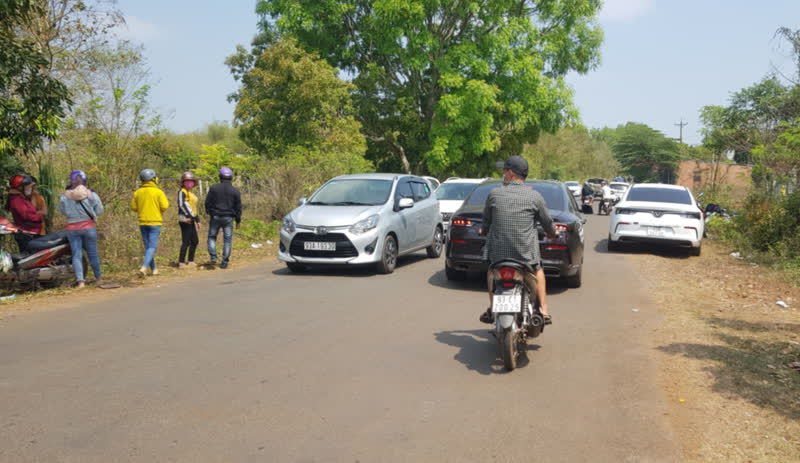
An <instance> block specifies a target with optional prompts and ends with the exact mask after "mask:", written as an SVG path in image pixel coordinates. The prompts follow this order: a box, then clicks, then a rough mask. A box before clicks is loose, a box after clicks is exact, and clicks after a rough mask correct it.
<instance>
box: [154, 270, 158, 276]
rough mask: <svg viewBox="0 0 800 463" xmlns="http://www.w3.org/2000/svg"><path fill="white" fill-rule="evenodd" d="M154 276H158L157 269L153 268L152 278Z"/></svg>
mask: <svg viewBox="0 0 800 463" xmlns="http://www.w3.org/2000/svg"><path fill="white" fill-rule="evenodd" d="M156 275H158V269H157V268H154V269H153V276H156Z"/></svg>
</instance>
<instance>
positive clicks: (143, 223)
mask: <svg viewBox="0 0 800 463" xmlns="http://www.w3.org/2000/svg"><path fill="white" fill-rule="evenodd" d="M139 179H141V181H142V186H141V187H140V188H139V189H138V190H136V192H135V193H134V194H133V200H132V201H131V209H133V210H134V211H135V212H137V213H138V214H139V231H141V232H142V241H143V242H144V261H143V262H142V268H140V269H139V274H140V275H141V276H145V275H146V272H147V268H148V267H150V269H151V270H152V272H153V275H158V269H157V268H156V260H155V256H156V249H157V248H158V237H159V235H161V223H162V222H163V221H164V219H163V218H162V216H161V214H163V213H164V211H166V210H167V208H168V207H169V201H167V195H165V194H164V192H163V191H161V189H160V188H158V186H157V185H156V183H157V182H158V176H157V175H156V172H155V171H154V170H153V169H143V170H142V171H141V172H139Z"/></svg>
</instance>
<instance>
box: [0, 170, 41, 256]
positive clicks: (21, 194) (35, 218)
mask: <svg viewBox="0 0 800 463" xmlns="http://www.w3.org/2000/svg"><path fill="white" fill-rule="evenodd" d="M8 186H9V187H10V189H9V190H8V199H7V200H6V209H7V210H8V211H10V212H11V216H12V218H13V219H14V225H16V226H17V228H19V229H20V230H22V231H23V232H24V233H15V234H14V239H16V240H17V246H19V250H20V251H22V252H25V251H26V250H27V247H28V242H30V240H32V239H33V238H34V236H35V235H39V234H41V232H42V216H41V215H39V213H38V212H36V208H35V207H34V206H33V204H31V202H30V200H28V198H29V197H30V196H31V194H32V193H33V179H32V178H31V177H30V175H15V176H13V177H11V180H10V181H9V182H8Z"/></svg>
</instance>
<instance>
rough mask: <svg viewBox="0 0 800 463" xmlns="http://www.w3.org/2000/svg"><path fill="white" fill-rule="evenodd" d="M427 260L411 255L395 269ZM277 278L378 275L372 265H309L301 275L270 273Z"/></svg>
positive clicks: (284, 269)
mask: <svg viewBox="0 0 800 463" xmlns="http://www.w3.org/2000/svg"><path fill="white" fill-rule="evenodd" d="M426 259H428V256H426V255H425V254H411V255H408V256H403V257H400V258H398V259H397V267H396V269H400V268H403V267H405V266H407V265H413V264H415V263H417V262H420V261H423V260H426ZM272 274H273V275H279V276H295V275H304V276H314V277H371V276H375V275H377V274H378V272H377V270H376V268H375V265H374V264H366V265H331V264H327V265H310V266H309V267H308V268H307V269H306V270H305V271H304V272H302V273H294V272H292V271H291V270H289V269H288V268H287V267H285V266H284V267H280V268H278V269H275V270H273V271H272Z"/></svg>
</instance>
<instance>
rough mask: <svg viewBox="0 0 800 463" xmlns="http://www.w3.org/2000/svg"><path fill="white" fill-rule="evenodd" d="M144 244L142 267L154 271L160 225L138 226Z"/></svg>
mask: <svg viewBox="0 0 800 463" xmlns="http://www.w3.org/2000/svg"><path fill="white" fill-rule="evenodd" d="M139 231H141V232H142V241H143V242H144V262H142V267H144V268H147V267H150V268H151V269H152V270H155V269H156V249H158V236H159V235H161V225H139Z"/></svg>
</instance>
